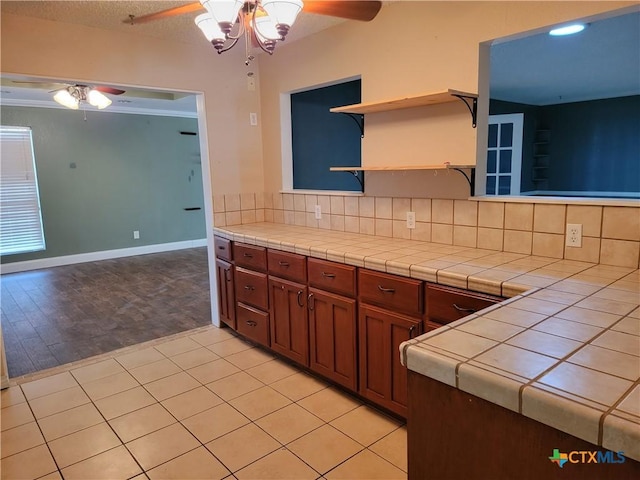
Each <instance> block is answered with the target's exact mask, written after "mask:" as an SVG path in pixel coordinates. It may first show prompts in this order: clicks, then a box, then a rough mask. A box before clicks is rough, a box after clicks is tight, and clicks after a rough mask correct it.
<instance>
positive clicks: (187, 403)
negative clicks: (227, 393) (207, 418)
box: [162, 387, 222, 420]
mask: <svg viewBox="0 0 640 480" xmlns="http://www.w3.org/2000/svg"><path fill="white" fill-rule="evenodd" d="M221 403H222V399H220V397H218V396H217V395H216V394H214V393H212V392H211V391H210V390H209V389H208V388H206V387H198V388H195V389H193V390H189V391H188V392H185V393H182V394H180V395H176V396H175V397H171V398H168V399H167V400H165V401H163V402H162V405H163V406H164V407H165V408H166V409H167V410H169V412H171V414H172V415H173V416H174V417H176V418H177V419H178V420H183V419H185V418H187V417H190V416H192V415H195V414H196V413H200V412H204V411H205V410H208V409H210V408H213V407H215V406H216V405H220V404H221Z"/></svg>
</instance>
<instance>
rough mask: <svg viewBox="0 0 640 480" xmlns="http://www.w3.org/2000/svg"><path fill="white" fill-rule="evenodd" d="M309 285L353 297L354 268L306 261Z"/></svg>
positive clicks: (321, 261)
mask: <svg viewBox="0 0 640 480" xmlns="http://www.w3.org/2000/svg"><path fill="white" fill-rule="evenodd" d="M307 262H308V268H309V285H311V286H312V287H316V288H319V289H321V290H326V291H329V292H334V293H339V294H342V295H347V296H349V297H355V295H356V267H353V266H351V265H342V264H340V263H335V262H328V261H326V260H318V259H316V258H309V259H308V261H307Z"/></svg>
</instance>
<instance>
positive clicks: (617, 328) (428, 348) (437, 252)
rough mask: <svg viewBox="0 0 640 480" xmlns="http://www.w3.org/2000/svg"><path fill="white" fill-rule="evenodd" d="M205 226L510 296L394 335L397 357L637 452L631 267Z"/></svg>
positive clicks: (637, 284) (638, 280) (636, 281)
mask: <svg viewBox="0 0 640 480" xmlns="http://www.w3.org/2000/svg"><path fill="white" fill-rule="evenodd" d="M214 231H215V233H216V234H217V235H220V236H223V237H226V238H229V239H231V240H235V241H239V242H246V243H250V244H254V245H260V246H265V247H270V248H276V249H279V250H283V251H288V252H294V253H299V254H302V255H307V256H311V257H317V258H323V259H327V260H332V261H335V262H340V263H346V264H349V265H355V266H358V267H365V268H369V269H372V270H378V271H382V272H388V273H393V274H396V275H403V276H407V277H411V278H417V279H420V280H426V281H428V282H434V283H439V284H442V285H450V286H454V287H460V288H466V289H469V290H475V291H478V292H483V293H489V294H493V295H501V296H504V297H508V299H507V300H505V301H504V302H502V303H501V304H499V305H494V306H491V307H489V308H486V309H484V310H482V311H480V312H477V313H475V314H473V315H470V316H468V317H465V318H463V319H461V320H458V321H456V322H453V323H450V324H449V325H447V326H444V327H441V328H439V329H437V330H434V331H432V332H429V333H426V334H424V335H422V336H420V337H417V338H415V339H413V340H410V341H408V342H405V343H403V344H402V345H401V346H400V350H401V359H402V362H403V364H404V365H406V366H407V368H409V369H410V370H413V371H415V372H417V373H420V374H422V375H425V376H428V377H430V378H433V379H436V380H438V381H441V382H443V383H446V384H447V385H450V386H452V387H455V388H458V389H460V390H463V391H465V392H468V393H471V394H473V395H475V396H477V397H480V398H483V399H485V400H488V401H490V402H492V403H495V404H498V405H501V406H502V407H504V408H508V409H510V410H513V411H515V412H518V413H520V414H522V415H524V416H526V417H529V418H532V419H534V420H537V421H539V422H541V423H543V424H546V425H549V426H552V427H554V428H556V429H558V430H561V431H563V432H566V433H569V434H571V435H574V436H576V437H578V438H582V439H584V440H587V441H588V442H591V443H593V444H595V445H600V446H602V447H604V448H606V449H609V450H613V451H623V452H624V454H625V455H626V456H627V457H630V458H633V459H635V460H639V461H640V271H639V270H637V269H632V268H625V267H615V266H608V265H598V264H593V263H586V262H578V261H572V260H562V259H556V258H548V257H535V256H531V255H522V254H516V253H507V252H496V251H493V250H481V249H477V248H469V247H459V246H452V245H441V244H435V243H429V242H420V241H416V240H403V239H397V238H388V237H376V236H371V235H363V234H358V233H346V232H336V231H330V230H320V229H316V228H307V227H299V226H293V225H283V224H273V223H254V224H248V225H237V226H231V227H224V228H216V229H214Z"/></svg>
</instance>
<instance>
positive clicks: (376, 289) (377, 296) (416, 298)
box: [358, 269, 424, 316]
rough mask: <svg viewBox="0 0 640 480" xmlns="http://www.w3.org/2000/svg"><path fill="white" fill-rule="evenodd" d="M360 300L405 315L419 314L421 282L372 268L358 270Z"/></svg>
mask: <svg viewBox="0 0 640 480" xmlns="http://www.w3.org/2000/svg"><path fill="white" fill-rule="evenodd" d="M358 288H359V289H360V300H361V301H363V302H365V303H371V304H374V305H379V306H381V307H384V308H388V309H390V310H393V311H398V312H402V313H406V314H407V315H414V316H421V315H422V313H423V305H424V293H423V287H422V282H421V281H420V280H413V279H410V278H404V277H398V276H396V275H389V274H388V273H380V272H374V271H372V270H364V269H360V270H358Z"/></svg>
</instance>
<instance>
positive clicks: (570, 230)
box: [565, 223, 582, 247]
mask: <svg viewBox="0 0 640 480" xmlns="http://www.w3.org/2000/svg"><path fill="white" fill-rule="evenodd" d="M565 245H566V246H567V247H582V224H581V223H567V235H566V241H565Z"/></svg>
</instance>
